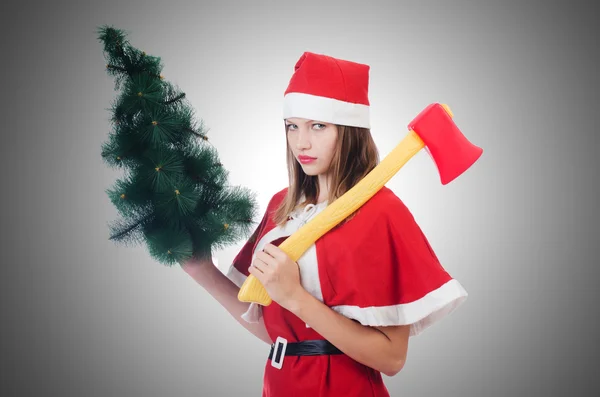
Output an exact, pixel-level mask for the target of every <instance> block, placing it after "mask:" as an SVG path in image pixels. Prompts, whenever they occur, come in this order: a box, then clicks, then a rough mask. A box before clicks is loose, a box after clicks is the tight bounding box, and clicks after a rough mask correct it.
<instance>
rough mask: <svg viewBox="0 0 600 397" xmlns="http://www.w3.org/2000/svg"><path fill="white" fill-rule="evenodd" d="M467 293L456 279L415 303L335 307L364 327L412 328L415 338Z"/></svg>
mask: <svg viewBox="0 0 600 397" xmlns="http://www.w3.org/2000/svg"><path fill="white" fill-rule="evenodd" d="M467 296H468V294H467V291H466V290H465V289H464V288H463V286H462V285H461V284H460V283H459V282H458V281H457V280H455V279H452V280H450V281H448V282H447V283H446V284H444V285H442V286H441V287H439V288H438V289H436V290H433V291H431V292H430V293H428V294H427V295H425V296H424V297H422V298H421V299H418V300H416V301H414V302H410V303H404V304H399V305H391V306H372V307H360V306H350V305H339V306H332V307H331V308H332V309H333V310H335V311H336V312H338V313H340V314H342V315H344V316H346V317H348V318H351V319H354V320H357V321H359V322H360V323H361V324H363V325H370V326H388V325H406V324H411V327H410V336H416V335H419V334H420V333H422V332H423V331H424V330H425V329H427V328H429V327H430V326H431V325H433V324H434V323H436V322H438V321H439V320H441V319H442V318H444V317H446V316H447V315H449V314H450V313H451V312H453V311H454V309H456V308H457V307H458V306H459V305H460V304H462V303H463V302H464V301H465V300H466V299H467Z"/></svg>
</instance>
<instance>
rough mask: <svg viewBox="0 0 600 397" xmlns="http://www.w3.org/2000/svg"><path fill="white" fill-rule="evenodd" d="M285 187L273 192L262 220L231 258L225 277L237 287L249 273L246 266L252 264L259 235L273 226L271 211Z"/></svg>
mask: <svg viewBox="0 0 600 397" xmlns="http://www.w3.org/2000/svg"><path fill="white" fill-rule="evenodd" d="M286 190H287V189H284V190H282V191H280V192H278V193H277V194H275V195H274V196H273V197H272V198H271V200H270V201H269V203H268V204H267V209H266V210H265V213H264V215H263V217H262V220H261V221H260V223H259V224H258V226H257V227H256V229H255V230H254V232H253V233H252V235H251V236H250V238H249V239H248V241H246V243H245V244H244V246H243V247H242V249H241V250H240V251H239V252H238V254H237V255H236V257H235V258H234V259H233V263H232V264H231V267H230V268H229V271H228V272H227V277H228V278H229V279H231V281H233V282H234V283H235V284H236V285H237V286H238V287H241V286H242V284H243V283H244V281H246V278H247V277H248V276H249V275H250V273H249V272H248V268H250V265H251V264H252V258H253V256H254V250H255V248H256V245H257V244H258V242H259V241H260V239H261V237H262V236H263V235H264V234H265V233H266V232H267V231H268V230H270V228H272V227H273V222H272V220H271V212H272V211H274V210H275V209H276V205H278V204H279V202H280V200H281V199H282V198H283V196H284V195H285V192H286Z"/></svg>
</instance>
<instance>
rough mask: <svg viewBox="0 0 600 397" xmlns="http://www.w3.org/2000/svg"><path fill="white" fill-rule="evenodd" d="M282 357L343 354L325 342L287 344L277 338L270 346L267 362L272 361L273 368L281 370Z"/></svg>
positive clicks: (313, 341)
mask: <svg viewBox="0 0 600 397" xmlns="http://www.w3.org/2000/svg"><path fill="white" fill-rule="evenodd" d="M276 348H277V355H276V360H273V353H274V352H275V349H276ZM282 352H283V353H284V354H283V356H319V355H325V354H344V352H342V351H341V350H340V349H338V348H337V347H335V346H334V345H332V344H331V342H329V341H327V340H321V339H317V340H305V341H302V342H287V341H286V340H285V339H283V338H277V340H276V341H275V343H273V344H272V345H271V351H270V352H269V360H272V365H273V366H274V367H279V368H281V364H282V363H283V357H282Z"/></svg>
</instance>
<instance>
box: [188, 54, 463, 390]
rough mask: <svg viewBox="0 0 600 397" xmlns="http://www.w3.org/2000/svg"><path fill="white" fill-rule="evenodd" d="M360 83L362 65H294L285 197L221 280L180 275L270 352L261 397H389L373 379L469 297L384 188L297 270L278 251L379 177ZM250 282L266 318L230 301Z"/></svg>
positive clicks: (324, 61)
mask: <svg viewBox="0 0 600 397" xmlns="http://www.w3.org/2000/svg"><path fill="white" fill-rule="evenodd" d="M368 74H369V66H368V65H365V64H360V63H355V62H351V61H347V60H342V59H336V58H332V57H330V56H326V55H320V54H315V53H311V52H305V53H304V54H303V55H302V56H301V57H300V59H299V60H298V61H297V63H296V65H295V69H294V74H293V76H292V78H291V80H290V84H289V86H288V88H287V90H286V92H285V94H284V114H283V116H284V123H285V133H286V138H287V139H286V140H287V163H288V172H289V186H288V187H286V188H284V189H282V190H280V191H278V192H277V193H276V194H274V195H273V197H272V198H271V200H270V202H269V203H268V205H267V209H266V211H265V214H264V216H263V218H262V220H261V222H260V224H259V225H258V227H257V228H256V230H255V232H254V234H253V235H252V236H251V237H250V239H249V240H248V241H247V242H246V244H245V245H244V246H243V248H242V249H241V251H240V252H239V254H238V255H237V256H236V258H235V259H234V263H233V265H232V266H231V268H230V271H229V272H228V275H227V277H226V276H225V275H223V274H222V273H221V272H220V271H219V270H218V269H216V268H215V267H214V266H213V265H212V263H191V262H190V263H187V264H185V265H184V269H185V270H186V271H187V272H188V273H189V274H190V275H191V276H192V277H194V279H195V280H197V282H198V283H199V284H201V285H202V286H203V287H204V288H206V289H207V291H208V292H209V293H211V295H212V296H214V297H215V299H217V300H218V301H219V302H220V303H221V304H222V305H223V306H224V307H225V308H226V309H227V310H228V311H229V312H230V313H231V314H232V315H233V316H234V317H235V318H236V320H237V321H238V322H239V323H240V324H242V325H243V326H244V327H245V328H246V329H248V330H249V331H250V332H252V333H253V334H254V335H256V336H257V337H258V338H260V339H262V340H263V341H265V342H266V343H268V344H271V351H270V353H269V356H268V359H267V364H266V366H265V372H264V378H263V382H264V387H263V397H267V396H268V397H273V396H274V397H291V396H311V397H319V396H321V397H332V396H344V397H351V396H357V397H358V396H361V397H364V396H389V393H388V391H387V389H386V387H385V385H384V383H383V379H382V375H381V374H382V373H383V374H385V375H387V376H394V375H395V374H397V373H398V372H399V371H400V370H401V369H402V367H403V366H404V365H405V362H406V358H407V351H408V341H409V337H410V336H415V335H418V334H420V333H421V332H422V331H423V330H424V329H426V328H427V327H429V326H431V325H432V324H433V323H435V322H437V321H439V320H440V319H442V318H443V317H445V316H447V315H448V314H449V313H450V312H452V311H453V310H454V309H455V308H456V307H457V306H458V305H460V304H461V303H462V302H463V301H464V300H465V299H466V297H467V292H466V291H465V289H464V288H463V287H462V286H461V284H460V283H459V282H458V281H457V280H455V279H453V278H452V277H451V276H450V275H449V274H448V273H447V272H446V271H445V270H444V268H443V267H442V265H441V264H440V262H439V261H438V258H437V257H436V255H435V253H434V251H433V250H432V248H431V247H430V245H429V242H428V240H427V238H426V237H425V236H424V234H423V233H422V231H421V229H420V228H419V226H418V225H417V223H416V222H415V220H414V218H413V216H412V215H411V213H410V211H409V210H408V209H407V208H406V206H405V205H404V204H403V202H402V201H401V200H400V199H399V198H398V197H397V196H396V195H395V194H394V193H393V192H392V191H391V190H390V189H388V188H387V187H385V186H384V187H383V188H382V189H381V190H379V191H378V192H377V193H376V194H375V195H374V196H373V197H372V198H371V199H370V200H369V201H367V202H366V203H365V204H363V206H361V207H360V208H359V209H358V210H357V211H356V212H355V213H353V214H351V215H350V216H349V217H348V218H346V219H345V220H344V221H343V222H341V223H340V224H338V225H337V226H336V227H334V228H333V229H332V230H330V231H329V232H327V233H326V234H325V235H323V236H322V237H321V238H320V239H318V240H317V241H316V242H315V244H313V245H312V246H311V247H310V248H309V249H308V250H307V251H306V252H305V253H304V254H303V255H302V257H300V259H299V260H298V261H297V262H294V261H292V260H291V259H290V258H289V257H288V256H287V255H286V254H285V252H283V251H282V250H280V249H279V248H278V246H279V244H281V243H282V242H283V241H284V240H285V239H286V238H287V237H289V236H290V235H292V234H293V233H294V232H295V231H296V230H298V229H299V228H300V227H301V226H302V225H304V224H305V223H306V222H308V221H310V220H311V219H312V218H313V217H315V216H316V215H317V214H318V213H319V212H320V211H322V210H323V209H324V208H325V207H326V206H327V205H328V204H331V203H332V202H333V201H335V200H336V199H337V198H339V197H340V196H342V195H343V194H344V193H345V192H347V191H348V190H350V189H351V188H352V187H353V186H354V185H355V184H356V183H358V182H359V181H360V180H361V179H362V178H363V177H364V176H366V175H367V174H368V173H369V172H370V171H371V170H372V169H373V168H375V167H376V166H377V164H378V162H379V154H378V151H377V148H376V146H375V144H374V142H373V139H372V136H371V133H370V120H369V100H368ZM250 274H252V275H254V276H255V277H257V278H258V280H259V281H260V282H261V283H262V284H263V286H264V287H265V289H266V290H267V292H268V293H269V296H270V297H271V298H272V300H273V302H272V303H271V304H270V305H269V306H265V307H263V306H260V305H257V304H254V303H253V304H248V303H243V302H240V301H238V299H237V295H238V292H239V288H240V287H241V285H242V284H243V283H244V281H245V279H246V278H247V277H248V276H249V275H250ZM274 342H275V343H274Z"/></svg>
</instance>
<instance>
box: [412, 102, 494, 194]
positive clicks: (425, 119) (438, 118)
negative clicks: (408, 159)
mask: <svg viewBox="0 0 600 397" xmlns="http://www.w3.org/2000/svg"><path fill="white" fill-rule="evenodd" d="M408 129H409V130H413V131H414V132H415V133H416V134H417V135H418V136H419V137H420V138H421V140H423V143H424V144H425V149H426V150H427V152H428V153H429V155H430V156H431V158H432V159H433V162H434V163H435V165H436V167H437V169H438V172H439V174H440V179H441V182H442V185H446V184H447V183H449V182H452V181H453V180H454V179H456V178H457V177H458V176H459V175H461V174H462V173H463V172H465V171H466V170H467V169H469V167H471V165H473V163H475V161H477V159H478V158H479V157H480V156H481V154H482V153H483V149H482V148H480V147H478V146H475V145H473V144H472V143H471V142H469V141H468V140H467V138H465V136H464V135H463V134H462V132H460V130H459V129H458V127H457V126H456V124H455V123H454V121H453V120H452V112H451V111H450V109H449V108H448V107H447V106H445V105H440V104H439V103H433V104H431V105H429V106H427V107H426V108H425V109H424V110H423V111H422V112H421V113H419V114H418V115H417V117H415V118H414V120H413V121H412V122H411V123H410V124H409V125H408Z"/></svg>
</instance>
